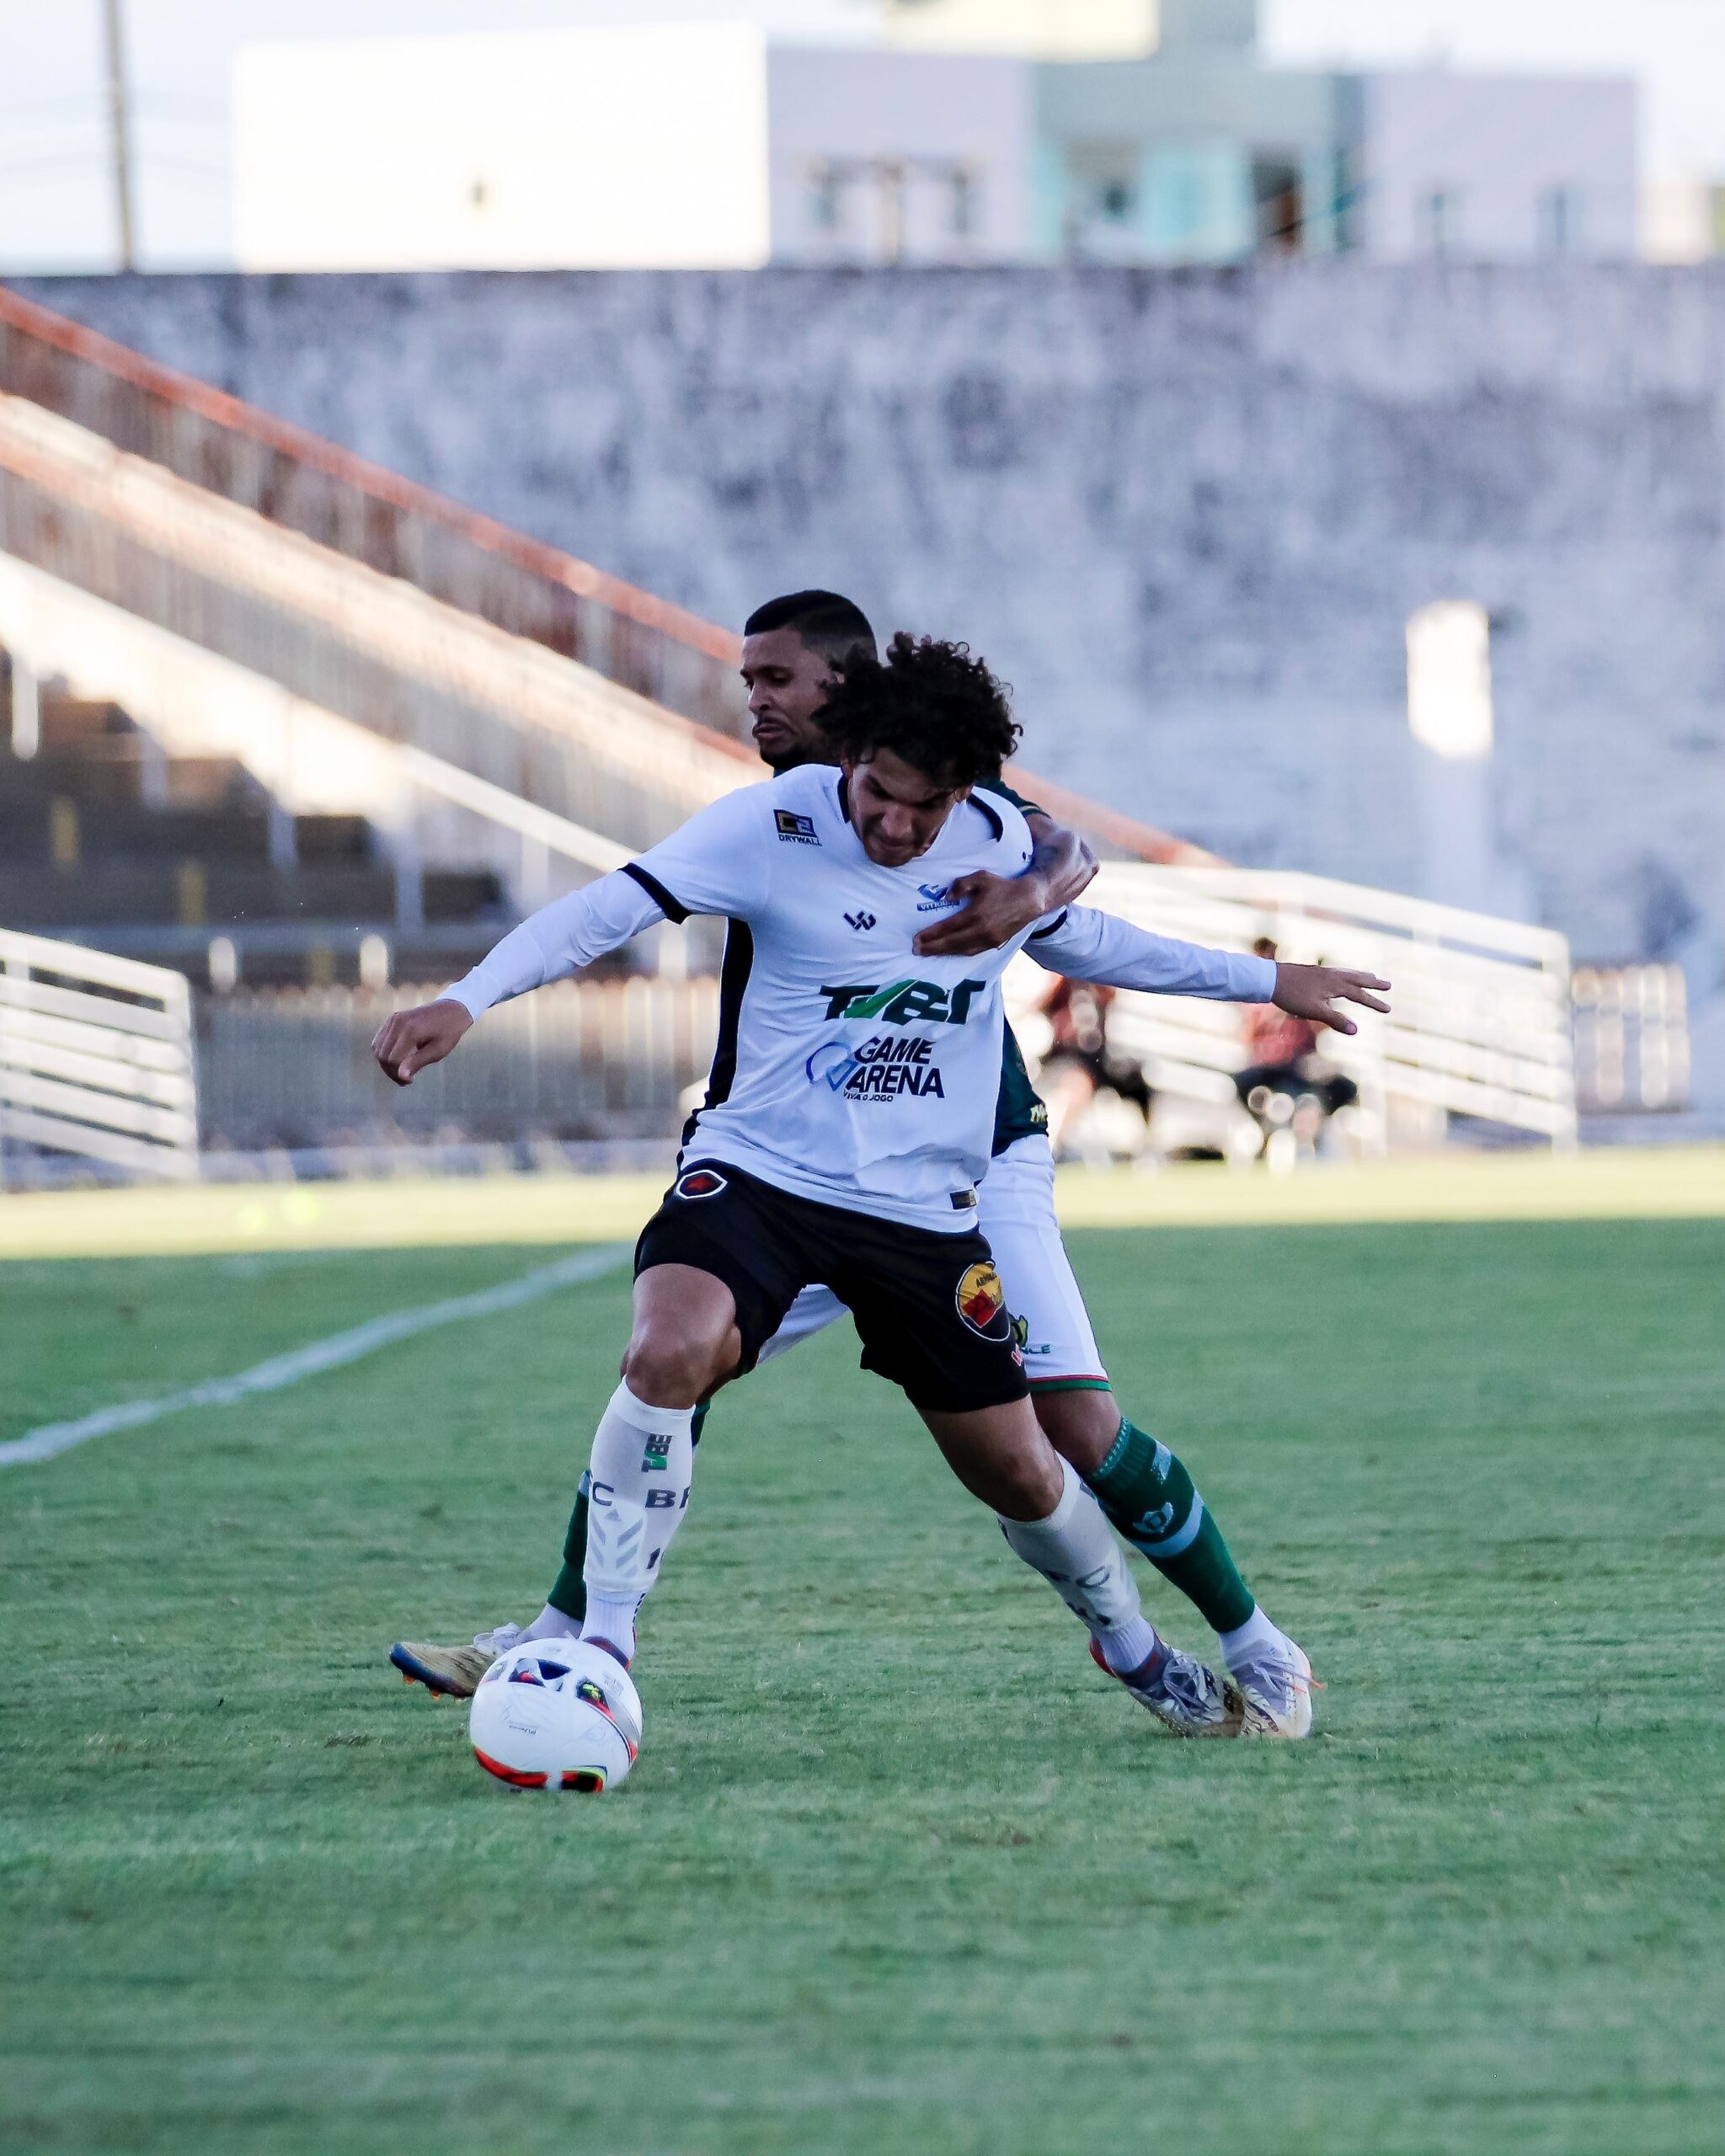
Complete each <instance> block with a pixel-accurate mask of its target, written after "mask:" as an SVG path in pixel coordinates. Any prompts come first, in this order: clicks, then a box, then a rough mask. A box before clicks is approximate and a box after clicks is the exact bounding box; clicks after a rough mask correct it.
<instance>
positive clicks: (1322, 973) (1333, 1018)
mask: <svg viewBox="0 0 1725 2156" xmlns="http://www.w3.org/2000/svg"><path fill="white" fill-rule="evenodd" d="M1389 987H1390V984H1389V983H1388V981H1386V980H1380V979H1378V977H1377V975H1376V974H1353V973H1348V971H1347V970H1346V969H1344V968H1343V967H1341V966H1295V965H1290V964H1288V963H1284V961H1283V960H1281V959H1278V960H1277V961H1276V992H1275V994H1274V996H1272V997H1271V999H1270V1001H1272V1002H1273V1003H1274V1005H1275V1006H1276V1008H1277V1009H1278V1010H1279V1011H1287V1012H1288V1014H1289V1016H1290V1017H1295V1018H1310V1019H1311V1021H1312V1022H1313V1023H1314V1024H1316V1025H1319V1026H1327V1027H1330V1029H1331V1030H1332V1032H1333V1033H1358V1032H1359V1027H1358V1026H1356V1025H1355V1024H1354V1021H1353V1020H1352V1019H1351V1018H1350V1017H1348V1015H1347V1013H1346V1012H1345V1011H1338V1009H1337V1008H1336V1006H1337V1005H1338V1003H1358V1004H1359V1005H1361V1006H1363V1007H1364V1008H1365V1010H1368V1011H1387V1010H1388V1009H1389V1007H1390V1006H1389V1005H1388V1004H1387V1003H1383V1002H1381V1001H1379V999H1378V997H1377V996H1376V995H1375V994H1374V993H1373V991H1374V990H1377V989H1381V990H1383V991H1384V992H1385V993H1386V995H1387V994H1388V992H1389Z"/></svg>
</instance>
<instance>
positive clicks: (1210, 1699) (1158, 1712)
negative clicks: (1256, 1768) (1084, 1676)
mask: <svg viewBox="0 0 1725 2156" xmlns="http://www.w3.org/2000/svg"><path fill="white" fill-rule="evenodd" d="M921 1413H922V1419H923V1421H924V1422H926V1423H927V1426H928V1428H929V1431H930V1433H931V1434H932V1436H933V1438H934V1441H935V1443H936V1444H937V1445H938V1446H939V1447H940V1449H941V1450H942V1452H943V1454H945V1455H946V1460H947V1464H948V1466H950V1467H951V1469H952V1470H953V1473H954V1474H955V1475H956V1476H958V1478H959V1481H961V1482H962V1483H963V1484H964V1487H965V1488H966V1489H967V1490H969V1492H970V1493H971V1495H972V1496H973V1497H980V1499H981V1500H982V1502H984V1504H985V1505H990V1506H991V1507H992V1508H993V1509H994V1512H995V1516H996V1518H997V1519H998V1520H999V1521H1000V1526H1001V1534H1003V1535H1004V1536H1005V1537H1006V1539H1007V1545H1008V1546H1009V1548H1011V1549H1012V1551H1013V1552H1014V1554H1015V1555H1017V1556H1019V1557H1022V1558H1023V1561H1024V1562H1025V1563H1026V1564H1027V1565H1028V1566H1031V1567H1032V1569H1033V1571H1036V1572H1040V1573H1041V1575H1042V1577H1044V1579H1045V1580H1046V1581H1047V1582H1049V1586H1050V1587H1052V1588H1054V1590H1055V1593H1057V1594H1058V1595H1059V1596H1060V1599H1061V1600H1062V1601H1063V1602H1064V1603H1065V1605H1066V1607H1067V1608H1068V1609H1070V1610H1071V1612H1072V1614H1073V1615H1074V1616H1075V1617H1076V1618H1077V1620H1078V1621H1079V1622H1080V1624H1081V1625H1084V1627H1085V1628H1086V1630H1087V1631H1088V1632H1089V1633H1090V1635H1091V1637H1092V1640H1093V1641H1095V1642H1096V1643H1097V1651H1098V1652H1099V1654H1100V1656H1101V1657H1102V1660H1103V1668H1106V1669H1108V1671H1109V1673H1111V1674H1113V1675H1114V1676H1117V1677H1119V1678H1120V1680H1121V1682H1122V1683H1123V1684H1124V1685H1125V1686H1126V1688H1127V1689H1128V1690H1129V1691H1130V1693H1131V1694H1132V1696H1133V1698H1134V1699H1135V1700H1138V1701H1139V1703H1140V1705H1143V1706H1145V1707H1147V1708H1148V1709H1149V1710H1150V1711H1151V1714H1153V1715H1154V1716H1156V1719H1157V1720H1158V1721H1160V1722H1162V1725H1163V1726H1165V1727H1166V1728H1167V1729H1169V1730H1172V1732H1174V1733H1175V1734H1176V1735H1177V1736H1181V1737H1236V1736H1238V1735H1239V1733H1240V1703H1239V1700H1238V1699H1237V1698H1236V1697H1233V1696H1231V1695H1230V1694H1228V1693H1227V1692H1226V1691H1225V1689H1224V1688H1223V1687H1222V1686H1221V1685H1220V1684H1218V1683H1217V1682H1216V1680H1215V1677H1214V1676H1212V1674H1211V1673H1210V1671H1209V1670H1208V1669H1206V1668H1204V1664H1203V1663H1202V1662H1198V1661H1196V1660H1195V1659H1194V1657H1192V1656H1190V1655H1188V1654H1183V1653H1182V1652H1180V1650H1179V1649H1178V1647H1171V1646H1168V1645H1167V1642H1166V1641H1162V1640H1159V1639H1158V1638H1157V1637H1156V1632H1155V1630H1154V1629H1153V1628H1152V1626H1151V1624H1150V1623H1149V1621H1148V1620H1147V1619H1146V1617H1145V1614H1144V1611H1143V1607H1142V1605H1141V1604H1140V1601H1139V1598H1138V1587H1137V1583H1136V1582H1135V1580H1134V1579H1133V1577H1132V1576H1131V1573H1130V1572H1129V1571H1128V1570H1127V1566H1126V1561H1125V1557H1124V1553H1123V1552H1122V1550H1121V1548H1120V1545H1119V1543H1118V1542H1117V1541H1116V1540H1114V1531H1113V1529H1111V1528H1110V1527H1109V1525H1108V1522H1107V1520H1106V1519H1104V1518H1103V1514H1102V1511H1101V1508H1100V1507H1099V1506H1098V1505H1097V1502H1096V1500H1095V1498H1094V1497H1092V1494H1091V1492H1089V1490H1087V1488H1086V1487H1085V1486H1084V1484H1083V1482H1082V1481H1081V1480H1080V1478H1079V1476H1078V1475H1077V1474H1076V1471H1075V1470H1074V1469H1073V1468H1072V1467H1071V1465H1070V1464H1069V1463H1068V1462H1067V1461H1065V1460H1062V1459H1061V1458H1060V1454H1058V1453H1057V1452H1055V1449H1054V1448H1053V1446H1052V1445H1050V1444H1049V1441H1048V1439H1047V1438H1046V1437H1045V1436H1044V1434H1043V1432H1042V1430H1041V1429H1040V1428H1039V1425H1038V1423H1037V1420H1036V1417H1035V1414H1034V1412H1033V1409H1032V1407H1031V1405H1030V1402H1029V1401H1028V1400H1017V1401H1009V1402H1007V1404H1005V1405H1004V1406H998V1407H985V1408H980V1409H976V1410H974V1411H972V1412H969V1413H965V1414H941V1413H936V1412H932V1411H931V1410H929V1409H927V1408H925V1409H923V1410H922V1411H921Z"/></svg>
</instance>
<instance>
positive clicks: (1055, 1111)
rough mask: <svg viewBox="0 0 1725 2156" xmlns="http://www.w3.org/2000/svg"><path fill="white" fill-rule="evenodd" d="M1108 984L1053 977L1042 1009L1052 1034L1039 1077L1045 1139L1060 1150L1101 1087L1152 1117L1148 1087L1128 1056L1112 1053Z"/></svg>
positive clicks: (1110, 991)
mask: <svg viewBox="0 0 1725 2156" xmlns="http://www.w3.org/2000/svg"><path fill="white" fill-rule="evenodd" d="M1113 1001H1114V990H1113V989H1111V988H1099V987H1097V985H1095V984H1094V983H1092V982H1091V981H1087V980H1066V979H1057V980H1056V981H1055V985H1054V986H1053V988H1052V989H1051V990H1049V995H1048V996H1047V999H1046V1000H1045V1001H1044V1004H1043V1006H1042V1009H1043V1015H1044V1017H1045V1018H1046V1019H1047V1020H1048V1022H1049V1029H1050V1032H1051V1033H1052V1035H1053V1041H1052V1044H1051V1046H1050V1047H1049V1051H1048V1053H1047V1054H1046V1055H1045V1056H1044V1058H1043V1059H1042V1070H1041V1073H1040V1075H1039V1080H1038V1083H1039V1086H1040V1087H1041V1089H1042V1095H1043V1098H1044V1100H1045V1101H1046V1102H1048V1134H1049V1144H1050V1145H1052V1146H1053V1147H1054V1150H1055V1155H1057V1156H1058V1155H1059V1154H1060V1150H1061V1147H1062V1144H1063V1141H1064V1140H1065V1138H1066V1137H1067V1136H1068V1134H1070V1133H1071V1129H1072V1127H1073V1125H1074V1124H1075V1123H1076V1122H1077V1120H1078V1118H1080V1117H1081V1115H1082V1114H1083V1113H1084V1112H1085V1110H1086V1109H1087V1107H1089V1106H1090V1105H1091V1103H1092V1102H1093V1101H1094V1100H1095V1098H1096V1097H1097V1094H1098V1093H1099V1092H1111V1093H1114V1094H1117V1095H1118V1096H1119V1098H1120V1099H1121V1100H1123V1101H1126V1102H1130V1104H1131V1106H1132V1107H1135V1108H1136V1109H1137V1110H1138V1112H1139V1113H1140V1115H1141V1116H1142V1117H1143V1118H1144V1120H1145V1123H1146V1127H1147V1126H1148V1124H1149V1122H1150V1106H1151V1098H1152V1096H1151V1089H1150V1086H1149V1085H1148V1083H1147V1082H1146V1079H1145V1075H1144V1073H1143V1071H1142V1070H1140V1067H1139V1065H1137V1064H1136V1063H1135V1062H1134V1061H1133V1060H1132V1059H1131V1058H1130V1056H1123V1055H1115V1054H1111V1053H1110V1051H1109V1049H1108V1006H1109V1005H1110V1004H1111V1003H1112V1002H1113Z"/></svg>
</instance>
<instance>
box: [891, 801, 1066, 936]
mask: <svg viewBox="0 0 1725 2156" xmlns="http://www.w3.org/2000/svg"><path fill="white" fill-rule="evenodd" d="M1024 820H1025V822H1026V823H1027V824H1028V825H1029V826H1030V836H1031V839H1032V841H1033V851H1032V853H1031V856H1030V861H1029V864H1028V867H1025V868H1024V869H1023V870H1022V871H1021V872H1020V873H1019V874H1017V876H991V875H990V874H989V873H988V872H987V870H986V869H978V870H977V871H976V873H975V874H974V875H970V876H960V877H959V878H958V879H957V880H956V882H954V883H953V884H952V886H951V887H950V888H951V892H952V895H953V897H954V898H955V899H964V906H963V908H962V910H960V911H959V912H958V913H955V914H949V915H948V917H947V918H946V920H944V921H939V922H937V924H936V925H935V926H933V927H932V928H925V929H924V930H923V931H922V933H921V935H920V936H919V937H917V938H916V942H915V943H914V944H913V945H912V949H913V950H915V952H916V954H917V956H918V957H919V958H969V957H971V956H973V955H974V954H975V953H977V952H979V951H995V950H998V949H999V947H1000V946H1001V944H1002V943H1010V942H1012V938H1013V937H1015V936H1016V935H1017V933H1018V931H1020V930H1021V929H1023V928H1028V926H1030V924H1031V922H1032V921H1040V920H1041V919H1042V917H1043V915H1044V914H1050V913H1058V912H1059V911H1060V908H1061V907H1062V906H1065V905H1071V903H1072V901H1073V899H1076V898H1077V897H1078V896H1079V895H1080V894H1081V893H1082V892H1083V891H1085V890H1087V889H1088V888H1089V886H1090V883H1091V881H1092V878H1093V877H1094V876H1095V874H1096V869H1097V862H1096V856H1095V855H1094V854H1093V853H1092V851H1090V848H1089V847H1088V846H1087V845H1086V844H1085V843H1084V841H1083V840H1082V839H1081V838H1080V837H1079V835H1078V834H1077V832H1076V831H1069V830H1067V829H1066V827H1065V825H1064V824H1057V823H1055V821H1054V819H1053V818H1052V817H1049V816H1045V815H1044V814H1042V812H1041V811H1040V810H1039V809H1037V810H1034V811H1033V812H1031V813H1030V814H1027V815H1026V817H1025V819H1024Z"/></svg>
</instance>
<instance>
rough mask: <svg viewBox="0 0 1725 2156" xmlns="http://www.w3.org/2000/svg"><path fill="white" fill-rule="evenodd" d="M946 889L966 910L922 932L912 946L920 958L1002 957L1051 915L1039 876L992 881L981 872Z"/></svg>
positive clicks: (1009, 877) (1001, 877)
mask: <svg viewBox="0 0 1725 2156" xmlns="http://www.w3.org/2000/svg"><path fill="white" fill-rule="evenodd" d="M947 889H948V895H949V896H950V897H952V898H954V899H963V900H964V906H963V908H962V910H960V911H959V912H958V913H954V914H948V916H947V918H946V919H945V920H944V921H936V922H934V923H933V924H932V926H929V927H927V928H925V929H924V930H923V931H922V932H921V935H920V936H919V937H917V938H916V942H914V943H913V944H912V945H911V949H912V950H913V951H914V952H915V953H916V955H917V957H918V958H970V957H972V956H973V955H974V954H975V953H977V952H979V951H997V950H998V949H999V948H1000V947H1001V944H1002V943H1010V942H1012V938H1013V937H1015V936H1016V935H1017V933H1018V931H1019V930H1020V929H1021V928H1028V926H1030V924H1031V922H1032V921H1040V920H1041V919H1042V916H1043V915H1044V914H1045V913H1047V912H1048V911H1049V909H1050V902H1049V895H1048V891H1047V888H1046V886H1045V885H1044V882H1043V879H1042V878H1041V877H1040V876H992V875H991V874H990V873H989V872H988V871H987V869H985V868H979V869H977V870H976V871H975V873H974V874H972V875H969V876H960V877H959V878H957V879H956V880H955V881H954V882H953V883H950V884H948V887H947Z"/></svg>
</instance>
